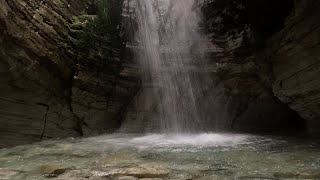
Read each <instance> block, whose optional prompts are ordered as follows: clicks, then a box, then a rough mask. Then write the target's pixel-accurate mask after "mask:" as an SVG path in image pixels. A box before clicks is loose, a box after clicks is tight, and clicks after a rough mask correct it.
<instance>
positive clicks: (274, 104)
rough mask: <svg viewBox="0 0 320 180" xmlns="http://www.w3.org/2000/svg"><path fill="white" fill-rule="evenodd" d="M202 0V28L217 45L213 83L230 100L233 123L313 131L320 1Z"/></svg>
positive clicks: (316, 112)
mask: <svg viewBox="0 0 320 180" xmlns="http://www.w3.org/2000/svg"><path fill="white" fill-rule="evenodd" d="M204 2H207V3H204V4H203V7H202V8H203V11H204V15H205V18H206V19H207V21H206V23H205V24H204V31H205V32H206V33H208V34H209V35H210V36H211V37H212V39H213V43H214V44H217V45H218V46H220V47H221V52H219V53H214V54H213V61H214V63H218V64H221V65H222V67H221V68H219V70H218V72H219V73H218V77H219V78H218V81H217V84H218V86H216V87H215V88H217V87H218V89H220V90H221V91H222V92H224V93H223V96H221V97H222V98H224V97H226V98H227V99H229V101H231V102H232V104H231V105H230V106H229V109H233V112H234V113H233V115H232V116H233V117H234V118H233V125H234V127H235V128H236V129H237V128H240V129H248V127H252V129H257V128H258V127H262V128H263V129H264V128H271V129H272V128H275V129H277V128H279V129H283V128H284V127H304V126H305V125H306V126H307V129H308V130H309V131H318V129H319V121H318V120H319V118H320V117H319V112H320V111H319V110H320V109H319V85H318V84H319V78H318V76H319V68H318V62H319V58H318V56H319V46H318V45H319V38H318V36H319V11H318V10H317V8H319V2H317V1H299V0H297V1H293V0H287V1H281V2H279V1H273V0H271V1H259V2H257V1H251V0H245V1H238V2H237V3H232V2H231V1H219V0H216V1H204ZM215 7H216V8H215ZM210 9H211V11H210ZM212 9H215V10H214V11H212ZM223 101H225V100H223ZM288 107H289V108H291V109H292V110H294V111H295V112H297V113H298V114H299V115H300V116H301V117H302V118H303V119H304V120H302V119H301V118H299V116H298V115H297V114H296V113H295V112H293V111H292V110H290V109H289V108H288Z"/></svg>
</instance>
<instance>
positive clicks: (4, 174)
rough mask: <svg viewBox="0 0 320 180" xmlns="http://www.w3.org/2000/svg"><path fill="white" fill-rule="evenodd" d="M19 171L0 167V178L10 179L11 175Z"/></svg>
mask: <svg viewBox="0 0 320 180" xmlns="http://www.w3.org/2000/svg"><path fill="white" fill-rule="evenodd" d="M19 173H20V172H18V171H14V170H10V169H4V168H0V179H12V176H14V175H17V174H19Z"/></svg>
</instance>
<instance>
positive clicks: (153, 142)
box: [95, 133, 250, 150]
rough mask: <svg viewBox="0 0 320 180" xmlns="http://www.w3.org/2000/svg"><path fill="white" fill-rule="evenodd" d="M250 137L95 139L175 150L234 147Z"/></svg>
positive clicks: (117, 144) (116, 136)
mask: <svg viewBox="0 0 320 180" xmlns="http://www.w3.org/2000/svg"><path fill="white" fill-rule="evenodd" d="M249 138H250V136H249V135H244V134H228V133H202V134H146V135H136V134H131V135H130V134H114V135H107V136H102V137H100V138H95V141H98V142H100V143H106V144H108V145H110V146H115V147H124V146H127V147H134V148H138V149H159V150H160V149H162V150H166V149H172V148H173V149H174V148H184V149H185V148H188V149H194V148H206V147H232V146H236V145H239V144H246V143H248V139H249Z"/></svg>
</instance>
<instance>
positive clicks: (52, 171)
mask: <svg viewBox="0 0 320 180" xmlns="http://www.w3.org/2000/svg"><path fill="white" fill-rule="evenodd" d="M67 170H68V168H64V167H63V166H61V165H58V164H47V165H42V166H41V167H40V171H41V173H43V174H45V175H46V176H48V177H57V176H59V175H61V174H63V173H65V172H66V171H67Z"/></svg>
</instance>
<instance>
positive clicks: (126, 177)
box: [117, 176, 138, 180]
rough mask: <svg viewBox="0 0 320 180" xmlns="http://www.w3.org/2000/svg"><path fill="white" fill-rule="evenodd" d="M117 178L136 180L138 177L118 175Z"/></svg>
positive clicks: (118, 179)
mask: <svg viewBox="0 0 320 180" xmlns="http://www.w3.org/2000/svg"><path fill="white" fill-rule="evenodd" d="M117 180H138V178H136V177H133V176H121V177H118V178H117Z"/></svg>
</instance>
